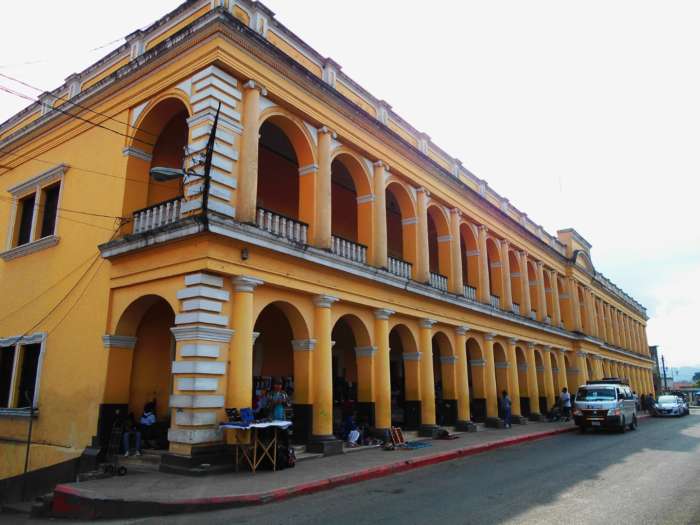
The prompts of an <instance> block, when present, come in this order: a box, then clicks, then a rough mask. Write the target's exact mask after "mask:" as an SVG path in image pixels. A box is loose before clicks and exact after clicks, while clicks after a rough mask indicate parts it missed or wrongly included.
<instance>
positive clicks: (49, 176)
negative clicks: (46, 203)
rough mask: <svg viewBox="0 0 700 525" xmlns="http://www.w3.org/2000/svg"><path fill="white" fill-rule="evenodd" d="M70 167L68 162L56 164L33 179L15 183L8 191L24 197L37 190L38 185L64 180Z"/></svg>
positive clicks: (42, 185)
mask: <svg viewBox="0 0 700 525" xmlns="http://www.w3.org/2000/svg"><path fill="white" fill-rule="evenodd" d="M69 167H70V166H68V164H59V165H57V166H54V167H53V168H50V169H48V170H46V171H43V172H41V173H40V174H39V175H36V176H34V177H32V178H31V179H28V180H25V181H24V182H21V183H19V184H15V185H14V186H12V187H10V188H8V189H7V192H8V193H11V194H12V195H13V196H14V197H24V196H25V194H28V193H31V192H30V190H33V191H36V190H37V187H39V188H43V187H44V186H48V185H50V184H53V183H54V182H56V181H57V180H62V179H63V176H64V175H65V173H66V171H67V170H68V168H69ZM37 202H38V201H37Z"/></svg>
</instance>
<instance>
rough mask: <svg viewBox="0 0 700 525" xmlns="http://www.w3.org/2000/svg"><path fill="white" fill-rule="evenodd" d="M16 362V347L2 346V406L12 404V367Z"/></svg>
mask: <svg viewBox="0 0 700 525" xmlns="http://www.w3.org/2000/svg"><path fill="white" fill-rule="evenodd" d="M14 364H15V347H14V346H4V347H0V407H2V408H7V407H8V406H9V404H10V389H11V388H12V368H13V366H14Z"/></svg>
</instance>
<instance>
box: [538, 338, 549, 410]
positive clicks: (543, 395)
mask: <svg viewBox="0 0 700 525" xmlns="http://www.w3.org/2000/svg"><path fill="white" fill-rule="evenodd" d="M535 370H536V375H537V391H538V392H539V394H540V398H539V400H538V402H539V404H538V405H537V406H538V408H539V410H538V412H539V413H540V414H547V413H548V412H549V408H550V407H548V406H547V391H546V390H545V387H544V385H545V377H544V357H543V355H542V351H541V350H540V349H539V348H535Z"/></svg>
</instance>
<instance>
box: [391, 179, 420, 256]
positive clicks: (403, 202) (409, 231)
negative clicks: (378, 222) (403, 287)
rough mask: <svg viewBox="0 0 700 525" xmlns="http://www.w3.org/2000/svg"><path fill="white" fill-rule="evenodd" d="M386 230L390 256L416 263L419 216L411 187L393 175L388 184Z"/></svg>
mask: <svg viewBox="0 0 700 525" xmlns="http://www.w3.org/2000/svg"><path fill="white" fill-rule="evenodd" d="M385 192H386V232H387V253H388V255H389V257H393V258H394V259H401V260H404V261H406V262H408V263H410V264H412V265H415V264H416V260H417V255H418V251H417V250H418V244H417V235H418V229H417V224H418V218H417V212H416V202H415V198H414V195H413V192H412V191H411V189H410V188H409V187H408V186H407V185H406V184H404V183H403V182H402V181H400V180H398V179H397V178H395V177H391V178H390V179H389V180H388V181H387V185H386V189H385Z"/></svg>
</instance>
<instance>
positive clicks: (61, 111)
mask: <svg viewBox="0 0 700 525" xmlns="http://www.w3.org/2000/svg"><path fill="white" fill-rule="evenodd" d="M0 90H1V91H4V92H5V93H9V94H10V95H14V96H16V97H19V98H23V99H25V100H30V101H32V102H39V101H38V100H37V99H35V98H33V97H31V96H29V95H26V94H24V93H20V92H19V91H15V90H14V89H12V88H8V87H7V86H2V85H0ZM51 110H52V111H58V112H59V113H63V114H64V115H66V116H68V117H72V118H75V119H78V120H82V121H83V122H86V123H87V124H91V125H92V126H96V127H98V128H102V129H104V130H106V131H110V132H112V133H115V134H117V135H120V136H122V137H126V138H127V139H130V140H134V141H137V142H141V143H142V144H146V145H148V146H152V147H155V144H152V143H150V142H148V141H145V140H142V139H139V138H137V137H133V136H131V135H127V134H126V133H122V132H121V131H117V130H116V129H112V128H109V127H107V126H103V125H102V124H100V123H97V122H93V121H91V120H88V119H86V118H83V117H81V116H80V115H76V114H74V113H70V112H68V111H66V110H64V109H61V106H52V107H51Z"/></svg>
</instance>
